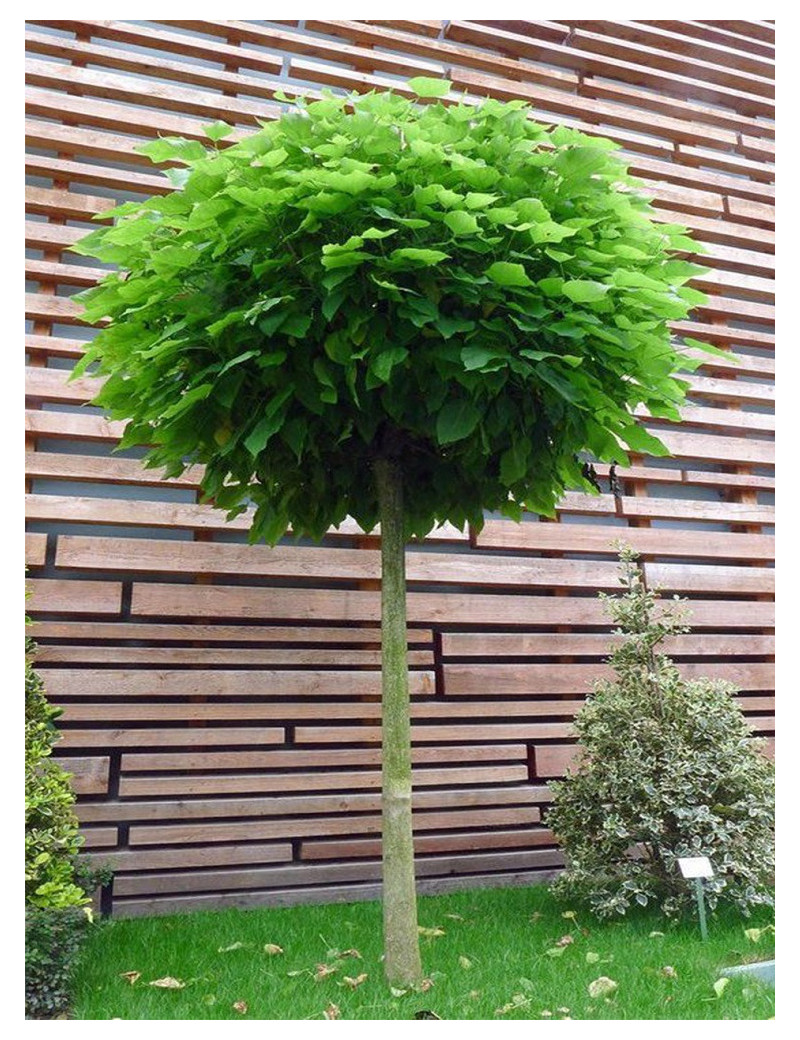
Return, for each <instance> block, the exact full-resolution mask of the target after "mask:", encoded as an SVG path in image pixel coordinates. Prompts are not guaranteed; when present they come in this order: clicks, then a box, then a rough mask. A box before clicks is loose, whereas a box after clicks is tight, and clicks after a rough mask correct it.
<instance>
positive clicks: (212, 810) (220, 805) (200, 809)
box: [75, 785, 548, 844]
mask: <svg viewBox="0 0 800 1040" xmlns="http://www.w3.org/2000/svg"><path fill="white" fill-rule="evenodd" d="M547 797H548V792H547V789H546V788H544V787H532V786H530V785H516V786H514V787H501V786H495V787H487V788H479V787H470V788H464V789H455V790H450V791H445V790H435V791H415V792H414V795H413V804H414V809H415V810H419V811H420V812H422V811H423V810H426V809H442V808H459V809H466V808H468V807H470V806H472V807H477V806H481V807H493V806H498V807H499V806H504V805H518V806H524V807H526V808H527V807H528V806H530V805H532V803H534V802H536V801H538V800H541V799H542V798H547ZM380 805H381V796H380V793H379V792H378V793H369V794H363V793H362V794H350V793H348V794H330V795H325V794H313V795H306V796H296V797H295V796H291V795H290V796H286V797H279V796H276V797H271V798H262V797H259V796H254V797H251V798H193V799H190V800H187V801H179V802H164V801H152V802H147V801H145V802H139V801H136V802H134V801H130V802H97V803H92V802H83V803H80V804H78V805H77V806H76V810H75V811H76V814H77V816H78V819H79V820H80V821H81V822H82V823H95V822H102V823H110V822H111V821H113V820H142V821H144V820H176V821H177V820H202V819H221V820H224V819H229V818H231V817H234V816H242V817H246V816H249V817H255V818H263V817H272V816H284V817H285V816H291V815H292V814H297V813H303V814H308V815H311V814H314V813H329V814H333V815H337V814H338V815H342V816H345V815H350V814H352V813H358V812H363V813H370V812H375V811H376V810H379V809H380ZM298 822H299V824H300V827H301V828H302V826H303V823H302V821H298ZM532 822H536V821H532ZM350 826H351V827H352V828H353V830H354V831H357V830H358V828H359V827H360V821H359V820H358V819H357V818H356V817H353V818H352V819H351V820H350ZM301 833H302V830H301ZM131 844H136V842H133V841H132V842H131Z"/></svg>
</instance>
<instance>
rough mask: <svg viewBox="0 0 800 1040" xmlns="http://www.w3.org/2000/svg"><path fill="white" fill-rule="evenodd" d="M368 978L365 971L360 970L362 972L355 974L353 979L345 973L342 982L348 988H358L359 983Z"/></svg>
mask: <svg viewBox="0 0 800 1040" xmlns="http://www.w3.org/2000/svg"><path fill="white" fill-rule="evenodd" d="M368 978H369V976H368V975H367V973H366V972H365V971H362V973H361V974H360V975H356V977H355V978H354V979H353V978H351V977H350V976H349V975H345V976H344V978H343V979H342V982H343V983H344V984H345V986H349V987H350V989H358V987H359V986H360V985H361V983H362V982H366V981H367V979H368Z"/></svg>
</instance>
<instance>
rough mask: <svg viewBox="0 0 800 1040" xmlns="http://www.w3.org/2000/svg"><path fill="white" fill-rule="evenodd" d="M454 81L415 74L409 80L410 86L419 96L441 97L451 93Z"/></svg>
mask: <svg viewBox="0 0 800 1040" xmlns="http://www.w3.org/2000/svg"><path fill="white" fill-rule="evenodd" d="M452 85H453V84H452V83H451V82H450V80H449V79H432V78H430V77H429V76H415V77H414V78H413V79H410V80H409V81H408V86H409V87H410V88H411V90H413V91H414V93H415V94H416V95H417V97H421V98H440V97H445V95H446V94H449V93H450V88H451V87H452Z"/></svg>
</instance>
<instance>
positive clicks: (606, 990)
mask: <svg viewBox="0 0 800 1040" xmlns="http://www.w3.org/2000/svg"><path fill="white" fill-rule="evenodd" d="M618 985H619V984H618V983H616V982H615V981H614V980H613V979H610V978H609V977H608V976H607V975H601V976H600V978H599V979H595V980H594V982H590V983H589V996H590V997H594V998H597V997H609V996H611V994H612V993H615V992H616V990H617V987H618Z"/></svg>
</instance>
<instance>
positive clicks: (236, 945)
mask: <svg viewBox="0 0 800 1040" xmlns="http://www.w3.org/2000/svg"><path fill="white" fill-rule="evenodd" d="M243 947H244V943H243V942H235V943H231V944H230V946H220V948H219V949H218V950H217V953H230V952H231V950H241V949H242V948H243Z"/></svg>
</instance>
